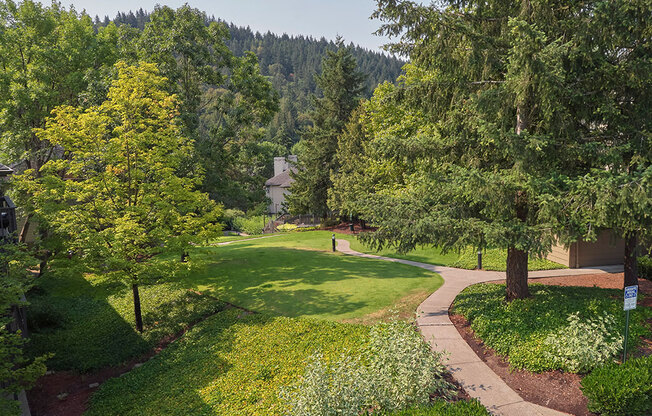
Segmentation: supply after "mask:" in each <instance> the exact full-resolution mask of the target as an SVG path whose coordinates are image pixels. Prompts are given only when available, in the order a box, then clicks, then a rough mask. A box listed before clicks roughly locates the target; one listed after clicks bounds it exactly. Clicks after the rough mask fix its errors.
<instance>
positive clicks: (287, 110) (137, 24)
mask: <svg viewBox="0 0 652 416" xmlns="http://www.w3.org/2000/svg"><path fill="white" fill-rule="evenodd" d="M110 21H113V22H114V23H115V24H116V25H121V24H126V25H129V26H131V27H134V28H138V29H141V30H142V29H143V28H144V27H145V25H146V24H147V22H149V13H148V12H146V11H144V10H143V9H142V8H141V9H138V10H137V11H136V12H133V11H129V12H126V13H125V12H119V13H118V14H117V15H116V16H115V18H113V19H112V20H111V19H109V17H108V16H106V17H104V19H103V20H100V19H99V17H98V16H96V17H95V25H96V26H98V27H99V26H105V25H107V24H109V22H110ZM211 21H222V20H220V19H216V18H215V17H214V16H212V17H207V18H206V23H207V24H208V23H209V22H211ZM222 22H223V23H225V24H226V25H227V26H228V28H229V32H230V34H231V38H230V39H229V40H228V41H227V42H226V43H227V46H228V47H229V49H231V51H232V52H233V53H234V54H235V55H236V56H241V55H243V54H244V53H245V52H247V51H251V52H254V53H255V54H256V56H257V57H258V62H259V65H260V69H261V72H262V74H263V75H265V76H267V77H269V79H270V81H271V82H272V84H273V86H274V88H275V89H276V90H277V91H278V92H279V94H280V98H281V102H280V110H279V112H278V114H277V115H276V117H275V118H274V120H272V122H271V123H270V125H269V126H268V132H267V139H268V140H270V141H273V142H277V143H280V144H283V145H284V146H286V147H288V149H289V147H290V146H292V145H293V144H294V143H296V142H297V141H298V140H299V132H300V130H301V129H302V128H303V127H305V125H306V124H307V123H309V121H308V117H307V113H308V111H309V110H310V105H311V103H310V96H311V94H317V95H319V94H320V92H319V91H318V90H317V86H316V84H315V78H314V75H315V74H316V73H319V72H320V71H321V60H322V57H323V56H324V54H325V53H326V51H327V50H328V49H336V45H335V42H333V41H332V40H331V41H329V40H326V39H325V38H323V37H322V38H320V39H315V38H313V37H311V36H303V35H299V36H290V35H287V34H283V35H278V34H274V33H271V32H269V31H268V32H266V33H264V34H261V33H260V32H254V31H252V30H251V29H250V28H249V27H241V26H236V25H234V24H232V23H227V22H224V21H222ZM348 47H350V48H351V50H352V53H353V56H354V57H355V58H356V60H357V63H358V68H359V69H360V70H361V71H362V72H364V73H365V74H366V75H367V80H366V91H365V94H364V95H365V98H368V97H369V96H371V94H372V92H373V90H374V88H375V87H376V86H377V85H378V84H380V83H382V82H385V81H389V82H394V81H395V80H396V78H397V77H398V76H399V75H400V74H401V68H402V67H403V65H404V64H405V62H404V61H402V60H401V59H398V58H396V57H393V56H388V55H386V54H384V53H381V52H376V51H371V50H368V49H365V48H362V47H360V46H356V45H353V43H350V44H349V45H348Z"/></svg>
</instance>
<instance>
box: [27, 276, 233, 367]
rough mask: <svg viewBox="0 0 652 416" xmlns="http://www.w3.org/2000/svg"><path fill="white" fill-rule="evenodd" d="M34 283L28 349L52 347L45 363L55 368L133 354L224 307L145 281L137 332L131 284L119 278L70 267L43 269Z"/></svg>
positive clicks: (41, 350)
mask: <svg viewBox="0 0 652 416" xmlns="http://www.w3.org/2000/svg"><path fill="white" fill-rule="evenodd" d="M59 266H60V265H59ZM35 289H36V290H33V291H32V292H31V293H30V294H29V295H28V299H29V301H30V302H31V306H30V307H29V309H28V321H29V325H30V326H31V330H32V331H33V333H32V336H31V340H30V343H29V344H28V347H29V353H30V355H32V356H38V355H40V354H47V353H53V354H54V356H53V357H52V358H51V359H50V360H49V361H48V366H49V367H51V368H53V369H56V370H70V369H74V370H78V371H83V372H86V371H91V370H97V369H99V368H102V367H106V366H113V365H118V364H120V363H122V362H125V361H128V360H130V359H133V358H137V357H138V356H140V355H143V354H145V353H147V352H149V351H150V350H151V349H152V348H153V347H154V346H156V344H157V343H158V342H160V341H161V340H162V339H163V338H165V337H167V336H170V335H174V334H176V333H178V332H180V331H182V330H183V329H184V328H186V327H187V326H188V325H189V324H191V323H194V322H196V321H198V320H200V319H201V318H203V317H205V316H207V315H210V314H212V313H215V312H217V311H219V310H222V309H223V308H224V304H222V303H220V302H218V301H216V300H214V299H211V298H208V297H205V296H201V295H198V294H196V293H193V292H189V291H188V290H187V289H184V288H182V287H181V286H179V285H178V284H176V283H151V284H144V285H142V286H141V288H140V296H141V303H142V306H143V323H144V327H145V330H144V332H143V333H142V334H141V333H138V331H136V330H135V328H134V326H133V301H132V298H131V297H132V294H131V290H130V288H128V287H126V286H124V285H122V284H120V283H116V282H111V281H110V280H108V279H103V278H101V277H98V276H95V275H86V276H85V277H82V276H81V275H80V274H79V273H78V272H77V271H72V270H69V271H67V272H63V271H62V272H60V273H57V274H56V275H48V277H47V278H44V279H42V280H40V281H39V286H38V287H37V288H35Z"/></svg>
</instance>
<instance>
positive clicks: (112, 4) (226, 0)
mask: <svg viewBox="0 0 652 416" xmlns="http://www.w3.org/2000/svg"><path fill="white" fill-rule="evenodd" d="M43 3H44V4H45V3H47V1H43ZM61 3H62V4H63V5H66V6H69V5H71V4H72V5H74V6H75V8H76V9H77V10H78V11H81V10H83V9H85V10H86V12H87V13H88V14H89V15H91V16H92V17H94V16H95V15H99V16H100V18H103V17H104V16H105V15H108V16H109V17H110V18H113V17H114V16H115V15H116V13H117V12H118V11H123V12H127V11H129V10H134V11H135V10H137V9H138V8H140V7H142V8H143V10H147V11H151V10H152V9H153V8H154V5H156V4H162V5H168V6H170V7H174V8H176V7H179V6H181V5H183V4H184V3H188V4H189V5H190V6H191V7H195V8H197V9H200V10H202V11H205V12H206V14H208V15H209V16H210V15H215V17H216V18H221V19H222V20H225V21H227V22H233V23H235V24H236V25H238V26H250V27H251V28H252V29H253V30H254V31H256V30H257V31H261V32H266V31H267V30H270V31H272V32H275V33H278V34H282V33H287V34H290V35H299V34H301V35H312V36H313V37H317V38H319V37H322V36H324V37H325V38H326V39H335V36H336V35H338V34H339V35H341V36H343V37H344V39H345V41H346V43H349V42H353V43H357V44H359V45H360V46H363V47H366V48H369V49H374V50H376V49H378V48H379V46H380V45H382V44H384V43H387V42H388V40H387V38H381V37H378V36H375V35H372V33H373V32H374V31H375V30H376V29H378V27H379V25H380V23H379V21H378V20H369V16H371V13H373V11H374V10H375V5H376V2H375V1H374V0H348V1H345V0H188V1H166V0H159V1H156V0H153V1H150V0H112V1H93V0H61Z"/></svg>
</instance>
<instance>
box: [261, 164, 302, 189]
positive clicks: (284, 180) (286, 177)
mask: <svg viewBox="0 0 652 416" xmlns="http://www.w3.org/2000/svg"><path fill="white" fill-rule="evenodd" d="M295 171H296V169H295V168H290V170H286V171H284V172H281V173H279V174H278V175H276V176H274V177H273V178H271V179H268V180H267V182H265V186H280V187H281V188H289V187H290V185H292V183H293V182H294V179H292V177H291V176H290V172H295Z"/></svg>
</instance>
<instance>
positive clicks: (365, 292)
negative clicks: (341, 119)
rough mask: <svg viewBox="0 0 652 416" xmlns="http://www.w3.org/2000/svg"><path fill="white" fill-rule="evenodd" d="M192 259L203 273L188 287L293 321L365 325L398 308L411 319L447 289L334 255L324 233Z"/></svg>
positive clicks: (426, 275) (243, 244)
mask: <svg viewBox="0 0 652 416" xmlns="http://www.w3.org/2000/svg"><path fill="white" fill-rule="evenodd" d="M191 256H192V257H193V258H195V259H197V260H201V261H202V262H205V264H206V266H205V267H204V268H203V269H202V270H198V271H197V272H195V273H193V274H191V275H188V276H187V277H186V278H185V279H184V284H185V285H187V286H188V287H192V288H194V289H196V290H198V291H200V292H202V293H204V292H206V293H209V294H211V295H213V296H215V297H217V298H219V299H222V300H225V301H227V302H230V303H233V304H236V305H238V306H242V307H245V308H247V309H251V310H254V311H257V312H265V313H270V314H274V315H284V316H292V317H299V316H309V317H315V318H323V319H332V320H354V319H363V318H364V317H366V316H369V315H371V314H380V315H384V314H388V313H390V312H389V310H390V309H392V308H394V307H396V306H397V304H398V305H399V306H398V307H399V308H403V309H405V310H409V313H410V314H413V313H414V310H415V309H416V306H417V305H418V303H420V302H421V301H423V299H425V297H427V296H428V295H429V294H430V293H432V292H434V291H435V290H436V289H437V288H439V287H440V286H441V285H442V283H443V280H442V279H441V277H440V276H439V275H437V274H435V273H432V272H429V271H427V270H423V269H419V268H416V267H411V266H407V265H403V264H396V263H389V262H385V261H380V260H371V259H364V258H359V257H353V256H347V255H343V254H341V253H333V252H331V234H330V233H328V232H325V231H310V232H301V233H288V234H282V235H280V236H278V237H272V238H264V239H258V240H243V241H239V242H235V243H233V244H229V245H225V246H219V247H200V248H197V249H195V250H194V251H193V252H192V253H191ZM406 299H407V300H406ZM399 312H400V311H399Z"/></svg>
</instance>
